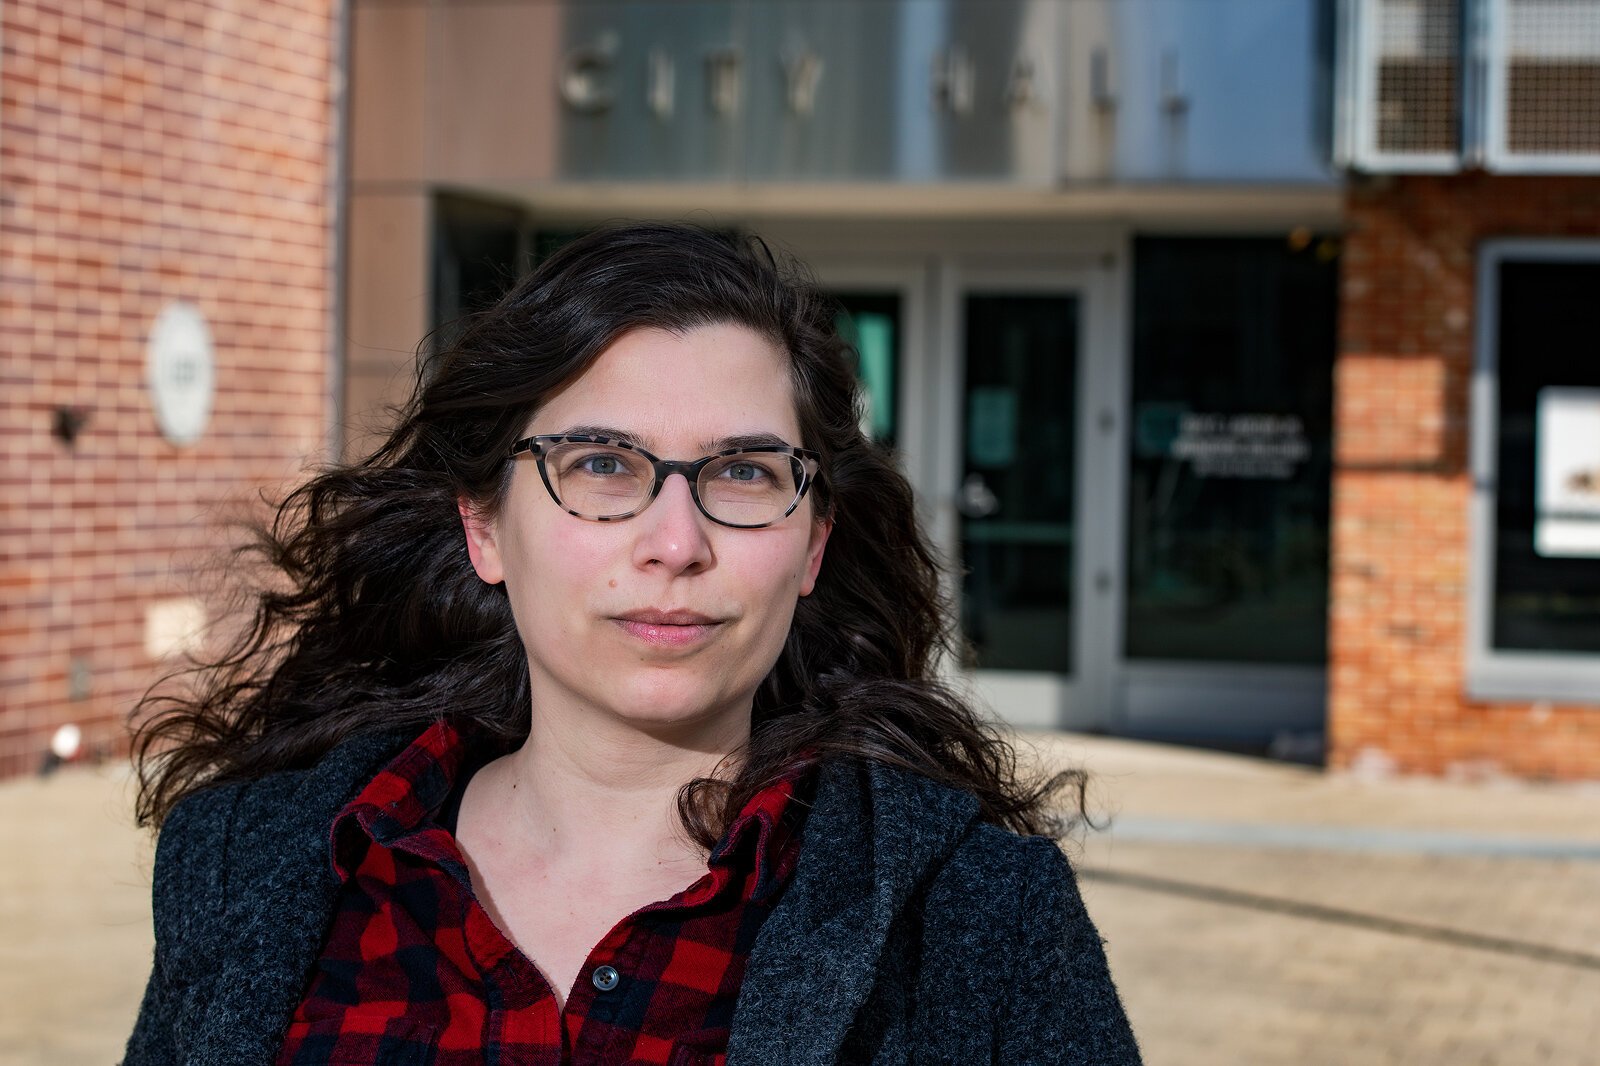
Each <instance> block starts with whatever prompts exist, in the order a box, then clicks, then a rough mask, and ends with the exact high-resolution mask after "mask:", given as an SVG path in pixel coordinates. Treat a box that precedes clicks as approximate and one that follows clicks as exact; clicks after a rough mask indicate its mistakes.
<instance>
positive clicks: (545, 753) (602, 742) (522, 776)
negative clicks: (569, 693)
mask: <svg viewBox="0 0 1600 1066" xmlns="http://www.w3.org/2000/svg"><path fill="white" fill-rule="evenodd" d="M748 736H749V722H748V719H745V720H744V721H743V722H741V723H738V724H737V725H736V726H733V727H730V726H729V725H728V724H727V723H723V722H710V723H706V724H704V725H697V726H696V727H692V728H689V727H684V728H677V729H672V730H657V731H654V732H650V733H646V732H643V731H640V730H639V729H636V728H632V727H631V726H627V725H619V724H618V723H596V722H593V721H588V722H573V721H572V720H571V719H568V718H564V717H561V716H556V715H543V716H541V715H539V714H537V713H536V714H535V715H534V719H533V725H532V728H531V730H530V731H529V734H528V739H527V740H526V741H525V742H524V743H523V745H522V747H520V748H519V749H517V750H516V751H514V752H512V753H510V754H509V755H506V756H504V757H503V758H501V759H497V760H496V761H494V762H492V763H490V764H489V765H488V766H486V767H485V768H484V769H483V770H482V771H480V772H479V774H478V775H477V776H475V777H474V778H473V781H472V783H471V784H470V785H469V797H468V799H469V801H471V802H474V803H476V804H477V805H478V811H479V814H480V815H485V814H486V815H489V817H490V820H491V821H492V822H493V823H494V824H495V825H497V826H499V827H502V829H503V832H504V837H503V839H502V840H501V842H500V844H501V846H504V847H511V848H515V849H516V850H519V851H522V850H523V849H528V850H529V853H530V854H531V855H536V856H538V858H539V860H540V861H541V862H542V863H545V864H549V865H551V866H556V867H568V868H571V869H573V870H574V871H581V870H585V869H598V868H610V869H619V868H627V869H641V868H648V867H659V866H668V865H670V866H674V867H676V866H686V867H687V866H690V865H698V864H700V863H703V862H704V860H705V853H704V851H703V849H701V848H699V847H698V846H696V845H694V844H693V843H692V842H691V841H689V840H688V839H687V838H686V836H685V834H684V832H683V829H682V825H681V822H680V820H679V817H678V806H677V798H678V791H679V789H681V788H682V786H683V785H684V784H685V783H686V782H688V781H691V780H693V779H694V778H697V777H705V776H710V775H712V774H713V772H715V771H716V770H717V767H718V764H719V763H721V762H722V761H723V759H724V757H725V756H727V755H728V754H730V753H732V752H734V751H737V750H738V749H739V748H740V747H742V746H743V744H744V742H745V741H746V740H747V739H748ZM723 773H726V769H724V771H723ZM473 790H476V791H477V792H478V795H476V796H473V795H472V794H471V792H472V791H473ZM479 824H480V825H482V824H484V823H483V822H480V823H479ZM496 835H497V836H499V835H500V834H498V833H497V834H496ZM619 864H620V865H619Z"/></svg>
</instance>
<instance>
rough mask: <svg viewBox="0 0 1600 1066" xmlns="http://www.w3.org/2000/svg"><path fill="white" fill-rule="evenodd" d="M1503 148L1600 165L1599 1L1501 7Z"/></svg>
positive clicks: (1536, 1)
mask: <svg viewBox="0 0 1600 1066" xmlns="http://www.w3.org/2000/svg"><path fill="white" fill-rule="evenodd" d="M1503 5H1504V6H1503V8H1502V11H1501V16H1502V18H1503V20H1504V21H1503V23H1502V27H1503V32H1502V33H1501V34H1498V35H1496V36H1498V37H1499V39H1500V41H1501V42H1503V44H1502V48H1503V53H1502V55H1503V60H1502V62H1503V73H1502V78H1503V82H1502V85H1503V87H1504V89H1503V92H1504V95H1503V97H1501V98H1500V99H1499V100H1496V101H1494V102H1493V105H1491V106H1494V105H1498V106H1501V107H1503V108H1504V121H1503V140H1502V141H1501V145H1500V147H1501V149H1502V150H1503V151H1504V152H1505V153H1506V154H1507V155H1509V156H1518V157H1535V158H1540V157H1552V156H1554V157H1565V158H1567V159H1569V160H1570V158H1571V157H1573V156H1594V157H1596V159H1597V160H1600V0H1503Z"/></svg>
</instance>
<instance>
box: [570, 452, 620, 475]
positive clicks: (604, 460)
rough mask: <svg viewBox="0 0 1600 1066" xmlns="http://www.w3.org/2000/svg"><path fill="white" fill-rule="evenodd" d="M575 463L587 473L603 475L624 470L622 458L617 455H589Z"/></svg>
mask: <svg viewBox="0 0 1600 1066" xmlns="http://www.w3.org/2000/svg"><path fill="white" fill-rule="evenodd" d="M573 465H574V466H576V467H577V469H579V470H581V471H583V472H584V473H585V474H598V475H600V476H602V477H606V476H610V475H612V474H620V473H622V472H623V466H622V460H621V459H620V458H618V457H617V456H615V455H588V456H584V457H583V458H582V459H579V460H578V461H577V462H576V463H575V464H573Z"/></svg>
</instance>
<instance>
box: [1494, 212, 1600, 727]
mask: <svg viewBox="0 0 1600 1066" xmlns="http://www.w3.org/2000/svg"><path fill="white" fill-rule="evenodd" d="M1508 261H1521V262H1537V263H1563V262H1566V263H1600V240H1497V241H1488V242H1485V243H1484V244H1483V246H1482V247H1481V248H1480V250H1479V254H1478V283H1477V305H1478V322H1477V333H1476V345H1475V347H1476V352H1475V357H1474V364H1473V374H1472V413H1471V430H1472V436H1471V466H1472V485H1473V489H1472V505H1471V506H1472V513H1471V534H1470V537H1471V548H1470V555H1469V569H1468V584H1467V587H1468V610H1467V649H1466V651H1467V664H1466V665H1467V670H1466V689H1467V695H1468V696H1469V697H1471V698H1474V699H1485V700H1552V701H1560V702H1563V703H1587V704H1600V653H1587V652H1529V651H1507V650H1504V649H1496V648H1494V647H1492V646H1491V643H1490V640H1491V623H1492V617H1493V610H1494V602H1493V601H1494V554H1495V534H1496V530H1495V506H1496V501H1497V499H1498V497H1497V486H1498V471H1497V469H1496V459H1497V454H1498V451H1499V447H1498V445H1499V411H1500V387H1499V386H1500V376H1499V352H1498V350H1497V347H1496V337H1497V336H1498V334H1499V331H1500V321H1499V320H1500V288H1499V268H1500V265H1501V264H1502V263H1505V262H1508Z"/></svg>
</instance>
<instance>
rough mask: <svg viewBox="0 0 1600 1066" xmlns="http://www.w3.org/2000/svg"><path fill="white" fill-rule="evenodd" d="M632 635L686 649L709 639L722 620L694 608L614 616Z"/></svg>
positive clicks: (640, 638)
mask: <svg viewBox="0 0 1600 1066" xmlns="http://www.w3.org/2000/svg"><path fill="white" fill-rule="evenodd" d="M612 621H614V622H616V623H617V625H619V626H621V627H622V630H623V631H624V632H625V633H627V634H628V635H629V636H631V637H634V638H635V639H637V640H642V641H644V642H645V643H646V644H654V645H656V646H658V647H663V648H684V647H689V646H690V645H693V644H698V643H700V642H701V641H704V640H706V639H708V638H709V637H710V636H711V634H712V632H713V631H714V630H715V629H716V628H717V627H718V626H719V625H721V624H722V623H721V622H720V621H718V620H717V619H714V618H708V617H706V616H705V615H701V614H695V613H694V612H692V611H635V612H632V613H630V614H625V615H621V616H619V617H617V618H614V619H612Z"/></svg>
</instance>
